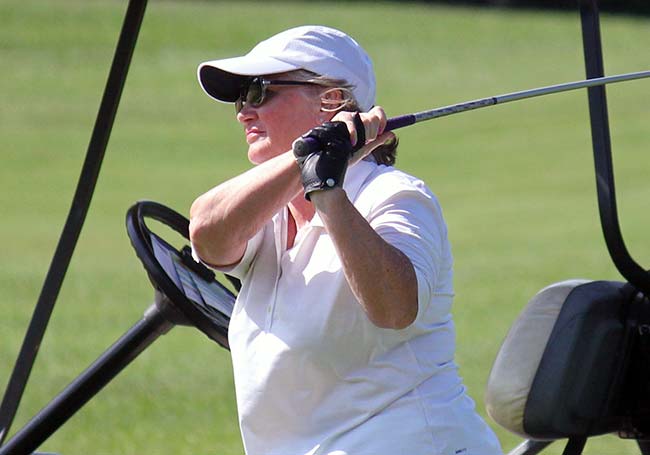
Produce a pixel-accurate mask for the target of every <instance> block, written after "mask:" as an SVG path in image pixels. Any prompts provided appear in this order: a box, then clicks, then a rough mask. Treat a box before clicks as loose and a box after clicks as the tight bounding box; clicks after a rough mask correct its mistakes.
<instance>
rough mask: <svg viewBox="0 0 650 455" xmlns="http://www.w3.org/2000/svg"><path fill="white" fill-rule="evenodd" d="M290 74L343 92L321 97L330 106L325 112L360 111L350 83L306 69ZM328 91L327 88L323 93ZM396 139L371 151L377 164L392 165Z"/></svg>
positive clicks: (396, 144) (395, 153)
mask: <svg viewBox="0 0 650 455" xmlns="http://www.w3.org/2000/svg"><path fill="white" fill-rule="evenodd" d="M291 76H293V77H295V78H296V80H300V81H306V82H311V83H313V84H316V85H320V86H322V87H330V88H331V89H332V90H340V91H341V92H342V93H343V98H342V99H340V100H330V99H327V98H322V99H321V101H322V102H323V104H326V105H330V106H331V107H327V108H324V110H325V111H327V112H338V111H347V112H361V108H360V107H359V104H358V103H357V101H356V100H355V99H354V96H353V95H352V90H351V89H352V85H350V84H349V83H347V82H346V81H343V80H340V79H333V78H331V77H327V76H320V75H318V74H315V73H312V72H311V71H307V70H296V71H292V72H291ZM327 92H329V90H327V91H326V92H325V93H327ZM398 143H399V141H398V139H397V137H395V140H393V141H390V142H388V143H386V144H382V145H380V146H379V147H377V148H376V149H374V150H373V151H372V155H373V157H374V158H375V161H376V162H377V163H378V164H385V165H387V166H392V165H394V164H395V161H396V159H397V146H398Z"/></svg>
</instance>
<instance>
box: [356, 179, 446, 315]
mask: <svg viewBox="0 0 650 455" xmlns="http://www.w3.org/2000/svg"><path fill="white" fill-rule="evenodd" d="M369 222H370V225H371V226H372V227H373V229H375V231H376V232H377V233H378V234H379V235H380V236H381V237H382V238H383V239H384V240H385V241H386V242H388V243H389V244H390V245H392V246H394V247H395V248H397V249H399V250H400V251H401V252H402V253H404V254H405V255H406V257H408V258H409V260H410V261H411V264H413V268H414V270H415V274H416V278H417V283H418V318H419V317H420V314H422V313H423V312H424V311H426V310H427V309H428V306H429V305H430V302H431V301H432V299H433V298H434V296H442V295H444V294H448V295H449V296H451V295H453V289H452V283H451V275H452V272H451V267H452V259H451V252H450V248H449V243H448V240H447V227H446V225H445V222H444V219H443V217H442V210H441V208H440V206H439V204H438V202H437V200H436V198H435V197H434V196H433V195H431V194H426V193H424V192H421V191H417V190H413V191H409V190H406V191H400V192H398V193H397V194H394V195H393V196H391V197H390V198H389V199H388V200H386V201H384V202H383V203H382V204H380V205H379V206H378V207H376V208H375V209H374V210H373V211H372V213H371V214H370V217H369ZM439 310H441V311H440V312H441V313H445V314H446V313H447V309H443V308H440V309H439ZM436 313H437V312H436ZM439 316H440V317H442V316H443V314H440V315H439Z"/></svg>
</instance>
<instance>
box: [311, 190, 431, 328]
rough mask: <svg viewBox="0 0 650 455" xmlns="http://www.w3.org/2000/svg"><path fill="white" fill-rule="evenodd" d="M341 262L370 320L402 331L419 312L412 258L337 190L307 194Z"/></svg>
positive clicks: (341, 191)
mask: <svg viewBox="0 0 650 455" xmlns="http://www.w3.org/2000/svg"><path fill="white" fill-rule="evenodd" d="M311 197H312V202H313V203H314V205H315V207H316V212H317V213H318V214H319V216H320V218H321V219H322V220H323V224H324V225H325V229H327V232H328V233H329V235H330V237H331V238H332V241H333V242H334V246H335V248H336V252H337V254H338V256H339V258H340V260H341V263H342V265H343V271H344V273H345V277H346V279H347V281H348V283H349V285H350V288H351V289H352V292H353V293H354V295H355V297H356V298H357V300H359V303H360V304H361V306H362V307H363V309H364V311H365V312H366V314H367V315H368V318H369V319H370V321H371V322H372V323H373V324H375V325H376V326H378V327H382V328H391V329H403V328H406V327H408V326H409V325H410V324H411V323H412V322H413V321H414V320H415V317H416V316H417V312H418V284H417V278H416V275H415V269H414V268H413V265H412V264H411V261H410V260H409V259H408V258H407V257H406V255H405V254H404V253H402V252H401V251H400V250H399V249H397V248H395V247H394V246H392V245H390V244H389V243H387V242H386V241H385V240H384V239H382V238H381V237H380V236H379V234H377V232H375V230H374V229H373V228H372V227H371V226H370V224H369V223H368V221H366V219H365V218H364V217H363V216H362V215H361V214H360V213H359V212H358V211H357V209H356V208H355V207H354V206H353V205H352V202H350V200H349V199H348V197H347V194H346V193H345V191H343V190H342V189H341V188H334V189H332V190H328V191H317V192H315V193H312V196H311Z"/></svg>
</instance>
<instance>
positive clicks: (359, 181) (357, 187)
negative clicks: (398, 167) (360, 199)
mask: <svg viewBox="0 0 650 455" xmlns="http://www.w3.org/2000/svg"><path fill="white" fill-rule="evenodd" d="M376 167H377V163H375V162H374V161H368V160H361V161H359V162H358V163H356V164H355V165H354V166H352V167H351V168H349V169H348V170H347V172H346V174H345V180H344V181H343V190H344V191H345V192H346V193H347V195H348V198H349V199H350V200H351V201H352V202H354V201H355V200H356V199H357V196H358V195H359V192H360V191H361V187H362V186H363V184H364V183H365V181H366V180H367V178H368V176H369V175H370V173H371V172H372V171H373V170H374V169H375V168H376ZM309 224H310V225H311V226H319V227H324V224H323V220H321V219H320V216H318V213H316V214H314V217H313V218H312V219H311V222H310V223H309Z"/></svg>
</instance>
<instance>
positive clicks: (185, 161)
mask: <svg viewBox="0 0 650 455" xmlns="http://www.w3.org/2000/svg"><path fill="white" fill-rule="evenodd" d="M125 7H126V2H117V1H99V0H97V1H92V2H88V1H80V0H78V1H70V0H65V1H62V0H56V1H54V0H51V1H43V0H41V1H36V0H3V1H2V2H0V61H1V62H2V63H3V69H4V71H3V75H2V78H0V99H1V102H0V156H1V157H2V166H1V167H0V213H1V216H2V223H0V238H2V239H3V246H2V250H3V254H2V267H0V292H1V295H2V299H1V300H0V305H1V306H0V308H1V309H2V310H1V311H2V315H3V318H2V322H0V333H1V334H2V338H1V342H0V385H4V384H5V383H6V380H7V379H8V377H9V374H10V371H11V366H12V365H13V362H14V360H15V358H16V355H17V352H18V349H19V346H20V343H21V342H22V337H23V334H24V330H25V328H26V326H27V324H28V322H29V318H30V317H31V312H32V309H33V305H34V303H35V301H36V299H37V297H38V294H39V291H40V286H41V283H42V280H43V278H44V276H45V274H46V272H47V269H48V266H49V263H50V259H51V256H52V253H53V251H54V248H55V246H56V242H57V239H58V236H59V234H60V232H61V229H62V226H63V223H64V221H65V217H66V215H67V211H68V208H69V203H70V202H69V201H70V200H71V197H72V194H73V191H74V188H75V185H76V180H77V177H78V173H79V170H80V168H81V163H82V160H83V157H84V155H85V149H86V146H87V143H88V140H89V137H90V130H91V127H92V125H93V122H94V119H95V115H96V112H97V107H98V105H99V101H100V98H101V93H102V90H103V86H104V83H105V80H106V75H107V73H108V69H109V65H110V61H111V58H112V53H113V50H114V46H115V43H116V41H117V36H118V32H119V28H120V26H121V21H122V15H123V13H124V11H125ZM304 23H323V24H328V25H332V26H335V27H339V28H342V29H344V30H347V31H349V32H350V33H351V34H352V35H353V36H355V37H356V38H357V39H358V40H359V41H360V42H361V43H362V44H364V45H365V47H366V48H367V50H368V51H369V53H370V54H371V55H372V56H373V59H374V62H375V66H376V71H377V74H378V84H379V96H378V103H379V104H381V105H383V106H384V107H385V108H386V110H387V111H388V112H389V114H390V115H397V114H402V113H406V112H413V111H418V110H423V109H427V108H431V107H435V106H442V105H445V104H450V103H454V102H459V101H464V100H469V99H474V98H478V97H483V96H488V95H496V94H500V93H506V92H510V91H515V90H520V89H526V88H533V87H536V86H541V85H549V84H553V83H559V82H563V81H569V80H577V79H581V78H582V77H583V74H584V70H583V63H582V54H581V52H582V51H581V43H580V28H579V20H578V16H577V13H536V12H509V11H505V10H479V9H470V8H452V7H434V6H426V5H419V4H413V3H409V4H398V3H390V2H382V3H374V2H373V3H362V2H359V3H354V2H344V3H332V2H327V3H325V2H322V3H321V2H309V3H279V2H260V3H248V2H242V1H240V2H189V1H184V2H180V1H179V2H168V1H153V2H151V4H150V5H149V7H148V11H147V14H146V17H145V21H144V24H143V28H142V32H141V36H140V39H139V42H138V46H137V48H136V52H135V55H134V59H133V64H132V68H131V71H130V74H129V78H128V81H127V84H126V88H125V90H124V96H123V99H122V103H121V105H120V109H119V112H118V116H117V120H116V123H115V127H114V130H113V135H112V137H111V141H110V144H109V147H108V151H107V156H106V159H105V162H104V167H103V170H102V174H101V177H100V180H99V184H98V186H97V191H96V194H95V197H94V199H93V204H92V207H91V210H90V213H89V216H88V220H87V222H86V225H85V227H84V230H83V232H82V236H81V239H80V241H79V245H78V247H77V250H76V252H75V256H74V258H73V261H72V264H71V266H70V269H69V271H68V273H67V278H66V281H65V283H64V286H63V289H62V292H61V295H60V297H59V300H58V305H57V307H56V309H55V311H54V314H53V317H52V320H51V323H50V326H49V329H48V332H47V334H46V336H45V339H44V341H43V345H42V347H41V351H40V354H39V357H38V360H37V362H36V365H35V368H34V371H33V373H32V375H31V380H30V383H29V386H28V388H27V391H26V395H25V398H24V400H23V403H22V406H21V408H20V412H19V414H18V416H17V419H16V423H15V427H14V430H15V429H16V428H19V427H20V426H22V425H23V424H24V423H25V422H26V421H27V420H28V418H29V417H30V416H32V415H33V414H34V413H35V412H37V411H38V410H39V409H40V408H41V407H42V406H43V405H44V404H45V403H47V402H48V401H49V399H51V398H52V397H53V396H54V395H55V394H56V393H57V392H59V391H60V390H61V389H62V388H63V387H64V386H65V385H66V384H67V383H68V382H69V381H70V380H71V379H72V378H73V377H74V376H75V375H76V374H77V373H78V372H80V371H81V370H82V369H83V368H85V367H86V366H87V365H88V364H89V363H90V362H91V361H92V360H93V359H95V358H96V357H97V356H98V355H99V354H100V353H101V352H102V351H103V350H104V349H105V348H106V347H107V346H108V345H109V344H110V343H112V342H113V341H114V340H116V339H117V338H118V337H119V336H120V335H121V334H122V333H123V332H124V331H126V329H127V328H128V327H130V326H131V325H132V324H133V323H135V322H136V321H137V320H138V319H139V318H140V317H141V315H142V313H143V311H144V310H145V308H146V307H147V306H148V304H149V303H150V302H151V301H152V298H153V293H152V290H151V287H150V285H149V283H148V280H147V279H146V276H145V273H144V271H143V269H142V267H141V265H140V263H139V262H138V260H137V258H136V256H135V254H134V253H133V251H132V249H131V246H130V244H129V241H128V238H127V236H126V231H125V228H124V215H125V212H126V210H127V208H128V207H129V206H130V205H131V204H132V203H133V202H135V201H136V200H138V199H153V200H156V201H159V202H163V203H165V204H167V205H169V206H171V207H173V208H175V209H177V210H179V211H181V212H187V210H188V207H189V205H190V204H191V202H192V200H193V198H194V197H195V196H196V195H198V194H200V193H201V192H203V191H205V190H206V189H208V188H209V187H211V186H212V185H214V184H216V183H218V182H220V181H222V180H224V179H225V178H227V177H229V176H232V175H234V174H236V173H238V172H240V171H242V170H244V169H246V168H247V167H248V166H249V164H248V163H247V161H246V156H245V146H244V142H243V139H242V134H241V129H240V127H238V126H237V125H236V123H235V121H234V119H233V115H232V114H233V111H232V108H231V107H230V106H222V105H218V104H215V103H213V102H211V101H210V100H209V99H208V98H207V97H206V96H204V95H203V93H202V92H201V90H200V89H199V88H198V85H197V83H196V76H195V68H196V65H197V63H199V62H200V61H202V60H205V59H209V58H217V57H225V56H231V55H236V54H238V53H240V52H244V51H246V50H247V49H248V48H250V46H252V45H253V44H254V43H255V42H256V41H257V40H259V39H261V38H264V37H266V36H269V35H271V34H273V33H275V32H277V31H279V30H282V29H285V28H288V27H290V26H294V25H299V24H304ZM648 25H649V24H648V20H647V19H633V18H626V17H616V16H604V17H603V18H602V35H603V40H604V47H605V66H606V71H607V73H608V74H617V73H623V72H629V71H637V70H642V69H647V68H648V67H649V66H650V57H649V55H648V53H647V52H645V49H646V47H645V45H644V43H648V42H650V27H648ZM608 97H609V102H610V119H611V126H612V141H613V145H614V151H615V164H616V166H617V167H616V170H617V178H618V180H617V185H618V187H617V189H618V192H619V205H620V211H621V220H622V221H621V222H622V226H623V232H624V235H625V238H626V240H627V243H628V246H629V249H630V251H631V252H632V254H633V256H634V257H635V258H636V259H637V261H638V262H640V263H641V264H642V265H645V266H646V267H647V265H648V263H650V244H648V242H647V231H646V229H644V228H645V225H644V221H645V220H646V219H647V209H648V204H647V201H648V200H650V187H649V186H648V184H647V175H648V171H649V170H650V166H649V165H648V160H647V150H648V146H649V145H650V137H648V129H647V119H648V114H649V113H650V112H649V111H648V106H650V90H648V86H647V82H643V81H641V82H632V83H627V84H620V85H614V86H610V87H609V88H608ZM399 135H400V138H401V146H400V156H399V164H400V166H401V167H402V168H403V169H405V170H407V171H409V172H412V173H415V174H417V175H419V176H421V177H423V178H424V179H425V180H426V181H427V182H428V183H429V184H430V186H431V187H432V189H433V190H434V192H436V193H437V195H438V196H439V198H440V200H441V202H442V204H443V207H444V210H445V215H446V219H447V222H448V224H449V230H450V236H451V240H452V244H453V249H454V255H455V261H456V291H457V298H456V303H455V309H454V313H455V318H456V322H457V328H458V362H459V363H460V366H461V374H462V375H463V377H464V379H465V381H466V383H467V385H468V388H469V391H470V394H471V395H472V396H473V397H474V398H475V400H476V401H477V404H478V409H479V411H480V412H481V413H483V414H484V406H483V393H484V385H485V383H486V379H487V375H488V373H489V368H490V365H491V363H492V361H493V359H494V356H495V354H496V351H497V349H498V347H499V345H500V343H501V340H502V339H503V337H504V336H505V334H506V332H507V330H508V327H509V326H510V324H511V323H512V321H513V320H514V319H515V318H516V316H517V314H518V312H519V311H520V310H521V308H522V307H523V305H524V304H525V303H526V301H527V300H528V299H529V298H530V297H531V296H532V295H533V294H534V293H535V292H536V291H537V290H538V289H540V288H541V287H543V286H545V285H547V284H549V283H551V282H554V281H558V280H562V279H565V278H569V277H586V278H608V279H609V278H612V279H618V278H619V275H618V273H617V272H616V271H615V269H614V267H613V266H612V265H611V264H610V260H609V259H608V255H607V252H606V249H605V246H604V243H603V240H602V236H601V233H600V227H599V224H598V218H597V208H596V198H595V185H594V177H593V170H592V158H591V148H590V147H591V146H590V135H589V129H588V118H587V106H586V97H585V94H584V93H583V92H573V93H567V94H560V95H554V96H549V97H544V98H540V99H535V100H529V101H523V102H519V103H513V104H510V105H506V106H499V107H494V108H491V109H485V110H481V111H476V112H472V113H467V114H463V115H459V116H454V117H449V118H446V119H440V120H436V121H432V122H430V123H428V124H426V125H418V126H414V127H412V128H409V129H406V130H403V131H401V132H400V133H399ZM643 158H646V159H643ZM236 422H237V419H236V409H235V404H234V391H233V386H232V379H231V369H230V364H229V359H228V355H227V353H226V352H225V351H223V350H221V349H220V348H219V347H218V346H217V345H215V344H213V343H211V342H209V341H208V340H207V339H206V338H205V337H203V336H202V335H201V334H200V333H198V332H197V331H193V330H190V329H187V328H178V329H175V330H174V331H172V332H171V333H170V334H168V335H166V336H164V337H163V338H161V339H160V340H159V341H158V342H156V343H155V345H153V346H152V347H151V348H150V349H148V350H147V351H146V352H145V353H144V354H143V355H142V356H141V357H140V358H138V359H137V360H136V361H135V362H134V364H133V365H132V366H130V367H129V368H128V369H127V370H126V371H125V372H124V373H123V374H122V375H120V376H119V377H118V378H117V379H116V380H115V381H113V382H112V383H111V384H110V385H109V386H108V387H107V388H106V389H105V390H104V391H102V393H100V394H99V395H98V397H97V398H96V399H94V400H92V401H91V403H90V404H89V405H87V406H86V407H85V408H83V409H82V410H81V411H80V412H79V413H78V414H77V415H76V416H74V417H73V418H72V419H71V420H70V421H69V422H68V423H67V424H66V425H65V426H64V427H63V428H62V429H61V430H60V431H58V432H57V433H56V434H55V435H54V436H53V437H52V438H51V439H50V440H49V441H47V442H46V443H45V444H44V446H43V447H42V450H50V451H56V452H59V453H61V454H66V455H69V454H85V453H88V454H90V453H93V454H95V453H96V454H118V453H119V454H136V453H155V454H158V453H169V454H195V453H213V454H227V455H229V454H241V453H242V448H241V443H240V441H239V433H238V429H237V423H236ZM490 423H491V424H492V426H493V427H494V428H495V430H496V431H497V433H498V435H499V438H500V439H501V441H502V443H503V446H504V448H505V449H510V448H512V447H514V446H515V445H516V444H518V443H519V442H520V441H519V439H518V438H516V437H514V436H512V435H510V434H509V433H507V432H506V431H504V430H501V429H500V428H497V427H496V425H495V424H493V423H492V422H490ZM556 446H557V447H554V448H553V449H552V450H549V451H548V453H549V454H559V453H560V452H561V448H560V446H559V445H557V444H556ZM586 453H587V454H592V455H600V454H633V453H636V451H635V449H634V444H632V443H631V442H629V441H620V440H618V439H617V438H615V437H612V436H607V437H601V438H596V439H594V440H592V441H590V442H589V443H588V445H587V451H586Z"/></svg>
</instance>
